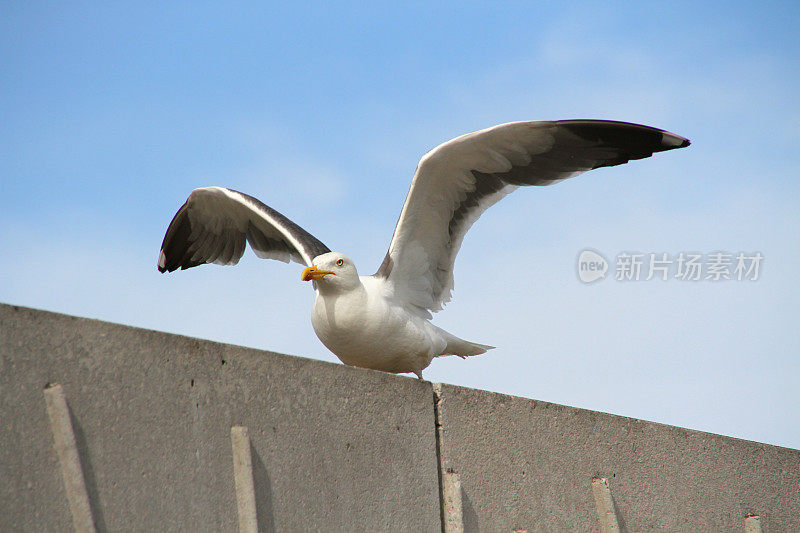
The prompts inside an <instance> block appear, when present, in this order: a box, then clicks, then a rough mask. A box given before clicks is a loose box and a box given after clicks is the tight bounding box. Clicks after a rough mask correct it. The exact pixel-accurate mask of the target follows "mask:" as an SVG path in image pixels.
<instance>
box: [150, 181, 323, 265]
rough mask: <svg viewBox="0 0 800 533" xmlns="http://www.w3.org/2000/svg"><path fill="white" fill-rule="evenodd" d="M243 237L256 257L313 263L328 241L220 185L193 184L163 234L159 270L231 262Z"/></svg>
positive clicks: (240, 251)
mask: <svg viewBox="0 0 800 533" xmlns="http://www.w3.org/2000/svg"><path fill="white" fill-rule="evenodd" d="M245 241H246V242H249V243H250V246H252V248H253V251H254V252H255V254H256V255H257V256H258V257H261V258H264V259H277V260H279V261H283V262H284V263H288V262H289V261H290V260H292V261H296V262H298V263H301V264H305V265H306V266H311V265H312V261H313V259H314V258H315V257H316V256H318V255H320V254H324V253H326V252H330V250H329V249H328V247H327V246H325V245H324V244H322V242H320V241H319V240H318V239H317V238H316V237H314V236H313V235H311V234H310V233H308V232H307V231H306V230H304V229H303V228H301V227H300V226H298V225H297V224H295V223H294V222H292V221H291V220H289V219H288V218H286V217H285V216H283V215H281V214H280V213H278V212H277V211H275V210H274V209H272V208H271V207H269V206H267V205H265V204H263V203H261V202H260V201H259V200H257V199H255V198H253V197H252V196H248V195H246V194H243V193H240V192H238V191H234V190H232V189H226V188H224V187H204V188H202V189H195V190H194V191H192V194H190V195H189V198H188V199H187V200H186V203H185V204H183V206H181V208H180V209H179V210H178V212H177V213H176V214H175V217H174V218H173V219H172V222H171V223H170V225H169V228H168V229H167V234H166V235H165V236H164V242H163V243H162V244H161V253H160V254H159V256H158V270H159V271H160V272H172V271H174V270H177V269H179V268H180V269H186V268H191V267H194V266H197V265H202V264H204V263H216V264H218V265H235V264H236V263H238V262H239V259H241V257H242V255H243V254H244V249H245Z"/></svg>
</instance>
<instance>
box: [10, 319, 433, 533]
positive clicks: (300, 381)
mask: <svg viewBox="0 0 800 533" xmlns="http://www.w3.org/2000/svg"><path fill="white" fill-rule="evenodd" d="M50 382H58V383H60V384H61V385H62V386H63V390H64V392H65V394H66V398H67V403H68V405H69V409H70V411H71V415H72V422H73V426H74V429H75V434H76V441H77V444H78V448H79V449H80V453H81V460H82V461H83V468H84V474H85V479H86V486H87V489H88V493H89V496H90V500H91V504H92V507H93V512H94V516H95V521H96V523H97V528H98V530H99V531H106V530H108V531H178V530H181V531H236V529H237V504H236V497H235V483H234V475H233V459H232V451H231V440H230V434H231V427H232V426H236V425H242V426H247V427H248V429H249V436H250V440H251V444H252V448H253V450H252V451H253V455H252V457H253V476H254V479H255V491H256V497H257V499H258V509H257V512H258V519H259V525H260V528H261V529H262V530H264V531H272V530H275V531H355V530H371V531H384V530H395V531H410V530H415V531H435V530H438V529H439V528H440V523H441V522H440V510H439V485H438V467H437V458H436V457H437V456H436V450H435V446H436V443H435V436H434V426H435V424H434V413H433V401H432V398H433V393H432V390H431V386H430V384H429V383H426V382H421V381H419V380H416V379H411V378H405V377H397V376H393V375H388V374H383V373H379V372H373V371H367V370H360V369H353V368H348V367H344V366H342V365H335V364H330V363H324V362H320V361H313V360H309V359H302V358H298V357H290V356H283V355H278V354H272V353H267V352H262V351H257V350H251V349H245V348H239V347H235V346H228V345H222V344H217V343H213V342H208V341H201V340H197V339H192V338H186V337H181V336H176V335H168V334H165V333H157V332H153V331H147V330H142V329H136V328H130V327H125V326H119V325H114V324H108V323H103V322H99V321H95V320H87V319H82V318H75V317H70V316H64V315H58V314H54V313H48V312H43V311H36V310H31V309H27V308H21V307H13V306H8V305H0V417H1V418H2V422H1V423H0V443H2V446H0V480H1V481H0V531H70V530H72V517H71V514H70V510H69V506H68V503H67V497H66V494H65V491H64V484H63V481H62V477H61V472H60V468H59V463H58V457H57V455H56V452H55V450H54V446H53V435H52V433H51V429H50V425H49V421H48V416H47V411H46V406H45V398H44V392H43V390H44V387H45V385H46V384H47V383H50Z"/></svg>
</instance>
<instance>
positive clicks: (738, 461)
mask: <svg viewBox="0 0 800 533" xmlns="http://www.w3.org/2000/svg"><path fill="white" fill-rule="evenodd" d="M438 387H439V386H438V385H437V388H438ZM437 410H438V416H439V418H438V420H439V422H440V424H441V442H440V449H441V461H442V467H443V471H445V472H448V471H452V472H455V473H457V474H458V475H459V479H460V482H461V489H462V505H463V510H462V515H463V518H464V529H465V531H513V530H527V531H529V532H533V531H598V530H599V520H598V511H597V507H596V505H595V501H594V497H593V491H592V481H593V479H595V478H606V479H607V481H608V485H609V487H610V491H611V497H612V499H613V503H614V505H615V507H616V512H617V518H618V522H619V526H620V529H621V530H622V531H625V530H627V531H637V532H639V531H692V532H696V531H714V532H717V531H738V532H741V531H744V527H745V518H746V516H747V515H748V514H756V515H759V516H760V517H761V524H762V527H763V530H764V531H800V451H798V450H791V449H788V448H780V447H776V446H769V445H765V444H759V443H756V442H749V441H744V440H739V439H733V438H729V437H722V436H718V435H712V434H709V433H703V432H699V431H690V430H687V429H682V428H677V427H672V426H665V425H662V424H656V423H653V422H646V421H643V420H635V419H631V418H625V417H620V416H614V415H608V414H603V413H597V412H594V411H587V410H583V409H574V408H571V407H564V406H561V405H555V404H551V403H546V402H541V401H536V400H528V399H525V398H517V397H513V396H505V395H502V394H496V393H491V392H485V391H480V390H473V389H467V388H463V387H455V386H451V385H442V386H441V387H440V400H439V402H438V406H437Z"/></svg>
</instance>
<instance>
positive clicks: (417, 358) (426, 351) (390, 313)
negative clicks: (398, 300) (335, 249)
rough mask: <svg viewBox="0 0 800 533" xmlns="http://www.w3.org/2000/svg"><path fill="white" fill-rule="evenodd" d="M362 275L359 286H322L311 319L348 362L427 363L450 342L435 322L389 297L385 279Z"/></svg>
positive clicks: (418, 366)
mask: <svg viewBox="0 0 800 533" xmlns="http://www.w3.org/2000/svg"><path fill="white" fill-rule="evenodd" d="M360 279H361V283H362V285H361V286H359V287H358V288H357V289H354V290H350V291H346V292H321V291H317V297H316V300H315V301H314V308H313V309H312V311H311V324H312V325H313V326H314V331H315V332H316V334H317V337H319V340H320V341H322V343H323V344H324V345H325V346H326V347H327V348H328V349H329V350H330V351H332V352H333V353H334V354H336V356H337V357H339V359H341V360H342V362H343V363H345V364H348V365H354V366H360V367H365V368H372V369H375V370H383V371H385V372H415V371H421V370H422V369H423V368H425V367H427V366H428V364H429V363H430V361H431V359H432V358H433V357H434V356H436V355H439V354H440V353H442V351H443V350H444V348H445V345H446V342H445V340H444V339H443V338H442V336H441V335H440V334H439V333H438V332H437V330H436V328H434V327H433V326H432V325H431V324H430V323H429V322H428V321H427V320H424V319H422V318H420V317H418V316H415V315H412V314H410V313H408V312H407V311H406V310H405V309H404V308H402V307H401V306H400V305H395V304H393V303H392V302H391V301H390V300H387V298H386V294H387V292H386V291H385V287H384V285H383V284H384V283H385V281H384V280H382V279H380V278H374V277H372V276H363V277H361V278H360Z"/></svg>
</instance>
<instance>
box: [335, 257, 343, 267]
mask: <svg viewBox="0 0 800 533" xmlns="http://www.w3.org/2000/svg"><path fill="white" fill-rule="evenodd" d="M343 264H344V259H337V260H336V266H342V265H343Z"/></svg>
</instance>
